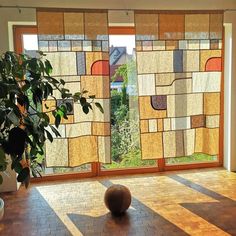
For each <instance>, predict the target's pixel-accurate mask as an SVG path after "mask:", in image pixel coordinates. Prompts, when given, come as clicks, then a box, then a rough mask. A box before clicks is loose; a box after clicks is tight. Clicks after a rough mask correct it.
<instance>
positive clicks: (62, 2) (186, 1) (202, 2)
mask: <svg viewBox="0 0 236 236" xmlns="http://www.w3.org/2000/svg"><path fill="white" fill-rule="evenodd" d="M1 5H3V6H4V5H13V6H16V5H18V6H34V7H54V8H55V7H58V8H59V7H64V8H97V9H98V8H100V9H150V10H153V9H157V10H207V9H229V8H236V1H235V0H196V1H193V0H37V1H36V0H34V1H32V0H1Z"/></svg>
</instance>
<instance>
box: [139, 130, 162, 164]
mask: <svg viewBox="0 0 236 236" xmlns="http://www.w3.org/2000/svg"><path fill="white" fill-rule="evenodd" d="M141 149H142V159H157V158H163V147H162V133H161V132H158V133H147V134H141Z"/></svg>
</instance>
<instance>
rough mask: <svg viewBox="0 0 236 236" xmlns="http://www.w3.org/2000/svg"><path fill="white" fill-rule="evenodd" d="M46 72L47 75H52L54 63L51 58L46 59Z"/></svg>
mask: <svg viewBox="0 0 236 236" xmlns="http://www.w3.org/2000/svg"><path fill="white" fill-rule="evenodd" d="M44 64H45V72H46V74H47V75H50V74H51V73H52V65H51V63H50V61H49V60H45V62H44Z"/></svg>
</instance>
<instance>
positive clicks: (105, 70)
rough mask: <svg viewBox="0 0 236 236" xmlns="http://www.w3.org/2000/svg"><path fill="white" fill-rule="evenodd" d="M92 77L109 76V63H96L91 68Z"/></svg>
mask: <svg viewBox="0 0 236 236" xmlns="http://www.w3.org/2000/svg"><path fill="white" fill-rule="evenodd" d="M91 74H92V75H109V61H108V60H99V61H95V62H94V63H93V65H92V67H91Z"/></svg>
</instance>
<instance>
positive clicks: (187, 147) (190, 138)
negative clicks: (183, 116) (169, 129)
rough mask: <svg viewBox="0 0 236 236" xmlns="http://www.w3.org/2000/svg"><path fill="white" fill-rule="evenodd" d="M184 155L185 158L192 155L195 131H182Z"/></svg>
mask: <svg viewBox="0 0 236 236" xmlns="http://www.w3.org/2000/svg"><path fill="white" fill-rule="evenodd" d="M183 132H184V153H185V156H191V155H192V154H194V145H195V129H189V130H184V131H183Z"/></svg>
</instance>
